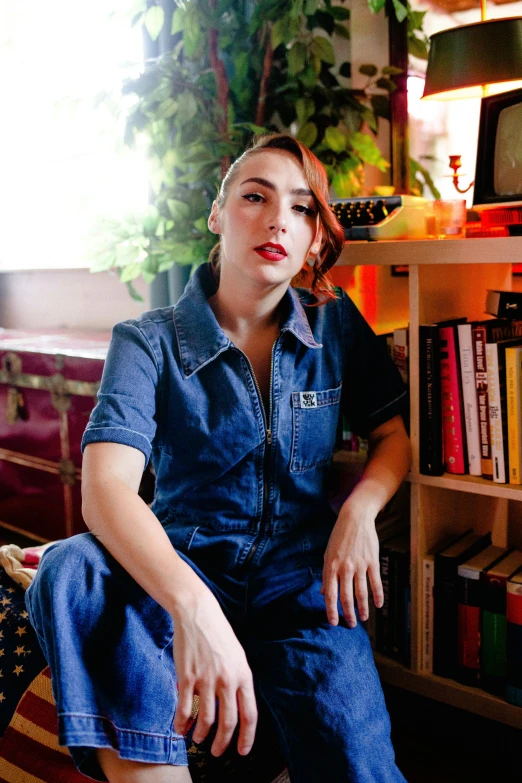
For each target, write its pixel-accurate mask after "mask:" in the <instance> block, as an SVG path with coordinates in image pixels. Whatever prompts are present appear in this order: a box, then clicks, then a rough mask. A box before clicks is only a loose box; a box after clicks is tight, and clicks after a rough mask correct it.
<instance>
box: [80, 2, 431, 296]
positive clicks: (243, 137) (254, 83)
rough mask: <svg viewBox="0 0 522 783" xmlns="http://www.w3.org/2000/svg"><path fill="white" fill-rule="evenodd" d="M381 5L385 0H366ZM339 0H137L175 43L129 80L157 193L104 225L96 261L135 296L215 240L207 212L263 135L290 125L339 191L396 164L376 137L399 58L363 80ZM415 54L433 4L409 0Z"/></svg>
mask: <svg viewBox="0 0 522 783" xmlns="http://www.w3.org/2000/svg"><path fill="white" fill-rule="evenodd" d="M367 1H368V4H369V6H370V9H371V10H372V11H374V12H376V13H377V12H382V10H383V7H384V4H385V0H367ZM343 3H344V0H341V4H339V5H332V3H331V0H250V1H248V0H190V2H189V0H176V4H175V7H174V11H173V13H171V14H170V15H169V14H167V13H166V11H165V8H164V6H163V5H162V4H160V3H155V4H152V5H150V3H147V1H146V0H138V3H137V5H136V6H135V8H134V16H133V20H132V22H133V23H134V24H143V25H144V26H145V28H146V30H147V31H148V34H149V36H150V37H151V38H152V39H155V38H157V37H158V36H159V34H160V32H161V30H162V29H164V28H165V25H168V26H169V28H170V33H171V36H172V37H171V42H172V47H171V49H170V51H168V52H167V53H166V54H164V55H163V56H161V57H158V58H157V60H156V61H155V62H153V63H152V64H150V65H149V66H148V67H147V68H146V69H145V71H144V72H143V73H142V74H141V75H140V76H139V78H137V79H134V80H132V81H129V82H127V83H126V84H125V85H124V88H123V89H124V93H127V94H128V93H132V94H134V95H135V96H136V102H135V103H134V105H133V107H132V109H131V110H130V111H129V113H128V115H127V118H126V135H125V137H126V142H127V143H128V144H129V145H131V146H132V145H133V144H135V143H136V140H137V139H138V138H141V139H143V138H145V139H146V144H147V147H148V158H149V162H150V184H151V190H152V199H151V204H150V206H149V208H148V210H147V212H146V213H145V214H141V215H129V216H128V217H127V219H126V220H124V221H120V220H118V221H116V220H110V219H105V220H103V221H102V222H101V223H100V225H99V226H98V227H97V230H96V231H95V232H93V255H94V259H95V260H94V263H93V266H92V271H102V270H109V269H112V268H115V269H116V270H117V271H118V274H119V275H120V278H121V280H122V281H123V282H125V283H127V284H128V286H129V290H130V292H131V294H132V295H133V296H136V297H137V294H136V292H135V291H134V289H133V286H132V281H133V280H134V279H135V278H137V277H138V276H139V275H142V276H143V277H144V279H145V280H146V281H147V282H151V281H152V280H153V279H154V277H155V276H156V275H157V274H158V273H159V272H162V271H164V270H166V269H168V268H169V267H171V266H172V265H173V264H174V263H176V264H188V265H191V266H195V265H197V264H199V263H201V261H203V260H205V259H206V258H207V256H208V253H209V251H210V249H211V247H212V245H213V243H214V237H213V236H212V235H211V234H210V233H209V232H208V230H207V226H206V223H207V216H208V213H209V209H210V205H211V203H212V200H213V198H214V196H215V194H216V191H217V186H218V182H219V181H220V179H221V177H222V175H223V174H224V172H225V171H226V170H227V168H228V166H229V164H230V161H231V160H232V159H233V158H234V157H236V156H237V155H238V154H240V153H241V151H242V150H243V149H245V147H246V146H247V144H248V141H249V140H250V138H251V137H252V134H255V133H261V132H263V131H264V130H280V129H281V128H283V127H285V128H288V129H290V132H291V133H292V134H294V135H296V136H297V138H299V139H300V140H302V141H303V142H304V143H306V144H307V145H308V146H310V147H311V148H312V150H313V151H314V152H315V153H316V155H317V156H318V157H319V158H320V160H321V161H322V162H323V163H324V165H325V167H326V170H327V172H328V176H329V180H330V183H331V186H332V190H333V192H334V193H335V194H336V196H337V197H348V196H353V195H358V194H360V193H361V191H362V188H363V182H364V165H365V164H370V165H374V166H377V167H378V168H379V169H381V170H383V171H384V170H386V168H387V167H388V166H389V164H388V162H387V161H386V160H385V159H384V158H383V157H382V155H381V153H380V151H379V149H378V147H377V145H376V143H375V140H374V136H375V134H376V132H377V129H378V124H379V122H380V121H382V119H385V118H386V117H387V113H388V94H389V93H390V92H391V91H393V90H394V89H395V83H394V81H393V77H394V75H395V74H396V73H398V71H397V69H396V68H393V67H385V68H382V69H381V70H380V71H379V70H378V69H377V68H376V67H375V66H373V65H371V64H368V65H363V66H362V67H361V69H360V71H361V73H363V74H364V75H366V76H367V79H368V81H367V84H366V86H365V88H364V89H358V90H355V89H352V88H351V87H350V86H349V81H348V80H349V78H350V76H351V67H350V63H349V62H348V61H342V62H338V61H336V56H335V51H334V45H333V44H334V40H335V38H349V35H350V33H349V30H348V28H347V27H346V25H345V23H346V21H347V20H348V19H349V17H350V12H349V9H348V8H346V7H345V6H344V4H343ZM391 7H392V8H393V11H394V13H396V14H397V16H398V18H399V19H404V18H406V16H408V18H409V21H410V39H411V41H412V46H414V47H416V54H417V55H419V53H424V52H423V51H422V47H424V49H425V38H423V34H422V18H423V14H415V13H414V12H412V11H411V9H410V8H409V6H407V5H405V4H403V3H402V2H401V0H392V2H391Z"/></svg>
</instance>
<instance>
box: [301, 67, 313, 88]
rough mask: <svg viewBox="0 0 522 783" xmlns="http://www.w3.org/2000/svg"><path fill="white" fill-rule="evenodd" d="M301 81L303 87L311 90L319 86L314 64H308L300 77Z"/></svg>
mask: <svg viewBox="0 0 522 783" xmlns="http://www.w3.org/2000/svg"><path fill="white" fill-rule="evenodd" d="M298 79H299V81H300V82H301V84H302V85H303V87H307V88H311V87H315V85H316V84H317V76H316V74H315V70H314V66H313V65H312V63H308V65H307V66H306V68H305V69H304V71H302V73H300V74H299V76H298Z"/></svg>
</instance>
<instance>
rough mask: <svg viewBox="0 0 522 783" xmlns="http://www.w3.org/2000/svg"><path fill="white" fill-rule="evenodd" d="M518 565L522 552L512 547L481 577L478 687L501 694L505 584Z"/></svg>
mask: <svg viewBox="0 0 522 783" xmlns="http://www.w3.org/2000/svg"><path fill="white" fill-rule="evenodd" d="M519 568H522V552H520V551H519V550H518V549H515V550H513V551H511V552H509V553H508V554H506V556H505V557H504V558H502V560H500V561H499V562H498V563H497V564H496V565H494V566H493V567H492V568H489V569H488V570H487V571H484V573H483V574H482V578H481V583H482V612H481V638H480V687H481V688H484V690H487V691H489V692H490V693H494V694H495V695H497V696H502V697H503V696H504V693H505V689H506V584H507V580H508V579H509V577H510V576H511V575H512V574H513V573H514V572H515V571H517V570H518V569H519Z"/></svg>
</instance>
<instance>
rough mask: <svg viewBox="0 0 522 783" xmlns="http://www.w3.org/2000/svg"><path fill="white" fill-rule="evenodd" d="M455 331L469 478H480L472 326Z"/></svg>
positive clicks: (460, 327)
mask: <svg viewBox="0 0 522 783" xmlns="http://www.w3.org/2000/svg"><path fill="white" fill-rule="evenodd" d="M457 330H458V337H459V352H460V370H461V379H462V402H463V407H464V424H465V431H466V448H467V455H468V470H469V474H470V475H471V476H481V475H482V464H481V453H480V430H479V414H478V402H477V388H476V383H475V366H474V361H473V336H472V325H471V324H459V325H458V326H457Z"/></svg>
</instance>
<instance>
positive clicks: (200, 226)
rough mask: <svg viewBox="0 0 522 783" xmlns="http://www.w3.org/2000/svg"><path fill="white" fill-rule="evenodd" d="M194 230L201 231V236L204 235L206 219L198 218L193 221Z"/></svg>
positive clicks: (206, 228) (206, 227)
mask: <svg viewBox="0 0 522 783" xmlns="http://www.w3.org/2000/svg"><path fill="white" fill-rule="evenodd" d="M194 228H196V229H197V230H198V231H201V233H202V234H205V233H206V232H207V230H208V226H207V218H204V217H200V218H198V219H197V220H195V221H194Z"/></svg>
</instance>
